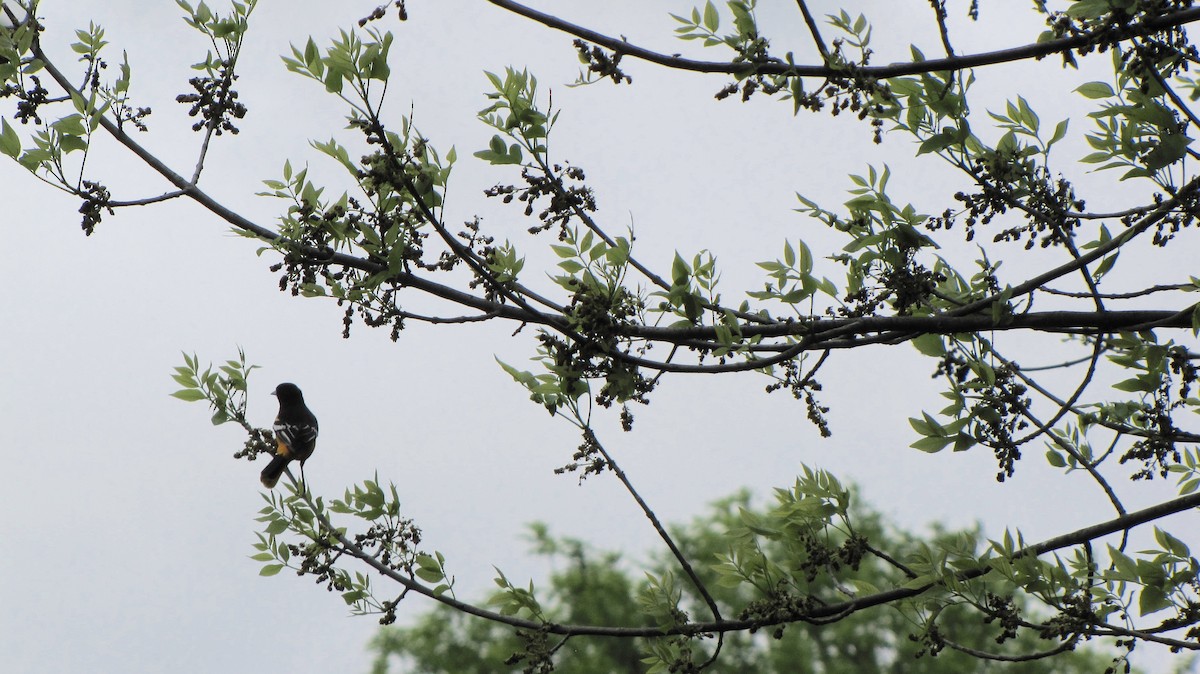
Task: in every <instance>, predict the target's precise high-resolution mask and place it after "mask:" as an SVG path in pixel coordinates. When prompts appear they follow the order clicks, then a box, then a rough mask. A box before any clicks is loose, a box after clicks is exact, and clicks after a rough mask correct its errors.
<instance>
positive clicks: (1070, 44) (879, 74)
mask: <svg viewBox="0 0 1200 674" xmlns="http://www.w3.org/2000/svg"><path fill="white" fill-rule="evenodd" d="M488 2H490V3H492V4H493V5H496V6H497V7H500V8H502V9H506V10H508V11H510V12H512V13H514V14H519V15H520V16H523V17H525V18H527V19H532V20H533V21H536V22H538V23H540V24H542V25H544V26H547V27H549V28H553V29H555V30H559V31H562V32H564V33H568V34H570V35H574V36H575V37H578V38H581V39H584V40H587V41H588V42H592V43H594V44H598V45H600V46H602V47H606V48H608V49H611V50H613V51H614V52H618V53H620V54H624V55H626V56H632V57H634V58H638V59H642V60H644V61H649V62H651V63H656V64H658V65H661V66H666V67H668V68H675V69H678V70H690V71H692V72H698V73H725V74H728V75H741V74H745V73H747V72H755V73H758V74H761V75H793V76H799V77H844V76H846V75H847V74H848V71H847V70H844V69H840V68H830V67H828V66H823V65H822V66H815V65H811V66H810V65H789V64H786V63H758V64H747V63H732V62H724V61H698V60H695V59H688V58H682V57H679V56H670V55H667V54H662V53H659V52H655V51H652V50H650V49H645V48H643V47H639V46H637V45H634V44H630V43H629V42H627V41H625V40H623V39H616V38H612V37H609V36H607V35H604V34H602V33H598V32H596V31H594V30H591V29H589V28H585V27H583V26H580V25H577V24H573V23H570V22H568V21H564V20H563V19H560V18H558V17H556V16H553V15H551V14H547V13H545V12H542V11H539V10H536V9H533V8H532V7H527V6H525V5H522V4H520V3H517V2H513V1H512V0H488ZM1197 20H1200V8H1192V9H1184V10H1180V11H1178V12H1172V13H1170V14H1165V15H1163V16H1155V17H1152V18H1150V19H1146V20H1144V21H1141V22H1138V23H1135V24H1130V25H1129V26H1126V27H1125V32H1124V34H1123V36H1122V37H1123V39H1128V38H1133V37H1140V36H1144V35H1149V34H1151V33H1155V32H1158V31H1160V30H1164V29H1167V28H1174V27H1177V26H1182V25H1185V24H1188V23H1192V22H1193V21H1197ZM1095 39H1096V36H1095V35H1091V34H1083V35H1075V36H1071V37H1066V38H1059V39H1057V40H1048V41H1046V42H1036V43H1033V44H1027V45H1023V46H1020V47H1013V48H1011V49H1001V50H998V51H992V52H985V53H981V54H969V55H965V56H954V57H948V58H940V59H930V60H928V61H920V62H915V63H897V64H892V65H887V66H870V67H865V68H856V69H855V70H854V73H855V74H857V75H860V76H863V77H871V78H875V79H887V78H889V77H900V76H902V75H917V74H920V73H932V72H940V71H953V70H963V69H966V68H974V67H978V66H985V65H994V64H997V63H1008V62H1012V61H1023V60H1027V59H1040V58H1043V57H1046V56H1050V55H1051V54H1060V53H1063V52H1068V51H1071V50H1072V49H1075V48H1077V47H1082V46H1084V45H1087V44H1090V43H1091V42H1092V41H1094V40H1095Z"/></svg>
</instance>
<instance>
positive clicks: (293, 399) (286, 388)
mask: <svg viewBox="0 0 1200 674" xmlns="http://www.w3.org/2000/svg"><path fill="white" fill-rule="evenodd" d="M271 395H273V396H275V397H276V398H279V402H281V403H302V402H304V394H303V393H301V392H300V387H299V386H296V385H295V384H286V383H285V384H280V385H279V386H276V387H275V392H274V393H272V394H271Z"/></svg>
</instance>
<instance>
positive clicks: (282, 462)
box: [259, 454, 292, 489]
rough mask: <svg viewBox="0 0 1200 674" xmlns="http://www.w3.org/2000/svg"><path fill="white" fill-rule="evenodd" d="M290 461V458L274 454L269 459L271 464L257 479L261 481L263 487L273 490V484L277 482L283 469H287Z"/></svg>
mask: <svg viewBox="0 0 1200 674" xmlns="http://www.w3.org/2000/svg"><path fill="white" fill-rule="evenodd" d="M291 460H292V457H290V456H284V455H280V454H276V455H275V457H274V458H272V459H271V463H268V464H267V467H266V468H263V471H262V475H261V476H260V478H259V479H261V480H262V483H263V486H264V487H266V488H267V489H271V488H273V487H274V486H275V483H276V482H279V476H280V475H283V469H284V468H287V465H288V462H290V461H291Z"/></svg>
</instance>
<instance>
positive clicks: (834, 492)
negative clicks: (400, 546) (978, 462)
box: [372, 470, 1186, 674]
mask: <svg viewBox="0 0 1200 674" xmlns="http://www.w3.org/2000/svg"><path fill="white" fill-rule="evenodd" d="M833 520H836V521H838V522H840V524H838V525H836V526H834V525H833ZM850 522H853V523H854V526H853V527H849V526H848V524H849V523H850ZM935 531H936V533H935V535H934V536H933V538H932V541H931V542H930V543H929V544H923V543H921V542H919V539H918V538H917V537H916V536H914V535H913V534H911V533H908V532H904V531H900V530H897V529H896V528H895V527H894V526H892V525H889V524H887V523H886V522H885V521H884V520H883V519H882V517H881V515H880V514H879V513H877V512H873V511H871V510H868V509H865V508H863V507H861V506H852V505H851V502H850V497H849V492H848V491H847V490H846V489H845V488H844V487H842V486H841V485H840V484H839V483H838V482H837V481H836V480H835V479H833V477H832V476H830V475H828V474H827V473H822V472H819V471H808V470H806V471H805V472H804V475H803V476H802V477H801V478H800V480H799V481H798V482H797V484H796V485H795V486H794V487H793V489H790V490H781V491H779V492H777V493H776V501H775V504H774V505H772V506H767V507H762V506H755V505H752V503H751V500H750V498H749V496H748V495H747V494H746V493H740V494H738V495H735V496H733V497H729V498H726V499H722V500H720V501H718V502H716V503H715V504H713V506H712V507H711V509H710V510H709V512H708V513H707V514H705V515H703V516H701V517H698V518H696V519H695V520H694V521H692V522H691V523H689V524H688V525H686V526H681V527H675V528H673V534H674V535H675V537H676V539H677V540H678V541H679V542H680V544H681V545H682V546H683V547H684V549H685V552H686V554H687V556H688V557H689V558H691V559H696V560H712V561H710V562H707V563H705V564H704V565H703V566H702V569H701V571H700V573H701V577H702V578H703V579H704V580H705V581H706V583H707V584H708V586H709V587H710V588H711V589H712V592H713V593H714V596H715V597H716V599H717V601H718V603H719V604H720V605H721V608H722V611H723V612H727V613H728V614H730V615H745V614H746V612H747V611H762V610H763V608H764V606H765V604H764V598H769V597H772V596H774V597H779V596H782V595H784V594H786V593H788V592H792V591H795V590H796V589H797V588H798V587H799V586H803V587H806V588H808V589H810V590H812V591H818V592H821V593H822V594H821V595H818V596H820V597H821V598H822V599H823V600H825V601H830V602H835V603H836V602H842V601H845V600H846V599H847V598H850V597H853V596H855V595H858V594H870V593H873V592H876V591H878V590H879V589H880V588H883V587H888V586H890V585H896V584H901V583H903V582H904V581H905V580H906V576H905V574H904V571H903V570H901V569H900V568H897V567H896V566H895V565H890V564H888V563H887V562H885V561H884V560H882V559H880V558H879V557H873V556H871V555H869V554H868V555H866V556H865V557H860V558H858V559H857V560H854V561H855V564H854V566H853V567H852V566H851V565H850V561H851V560H849V559H846V558H844V557H843V558H840V559H839V558H838V557H837V555H834V556H833V557H826V556H824V555H823V554H822V553H823V552H825V553H827V552H830V551H836V550H846V549H847V547H846V545H847V543H850V542H852V541H861V540H866V541H869V544H870V547H872V548H874V549H887V550H890V551H893V552H895V553H896V554H899V555H901V556H902V558H903V559H904V560H905V562H906V563H908V564H909V566H908V569H909V570H919V569H924V570H927V571H930V572H933V570H934V569H935V568H940V567H939V566H938V565H939V564H944V563H945V562H946V560H964V559H968V558H970V557H972V556H973V555H974V554H975V550H976V548H977V546H978V545H979V534H978V532H977V531H971V530H968V531H958V532H948V531H941V530H935ZM530 532H531V537H532V541H533V552H534V553H535V554H537V555H539V556H543V557H545V558H547V559H548V560H550V561H551V562H553V565H554V567H555V569H556V570H555V571H554V572H552V573H551V575H550V577H549V578H548V579H547V580H546V581H545V582H543V583H541V585H542V586H543V587H542V589H541V590H540V591H539V596H540V603H539V604H537V606H538V607H539V610H541V611H544V612H545V613H546V618H547V619H549V620H554V621H557V622H562V623H573V624H594V625H630V624H637V622H638V621H639V620H640V619H644V618H643V616H644V617H651V616H653V617H652V620H653V621H654V624H655V625H656V626H658V627H660V628H662V629H669V628H670V627H673V626H676V625H680V624H684V623H685V622H686V620H687V615H688V614H687V612H686V611H684V610H682V609H681V608H680V607H682V606H698V602H699V598H698V597H697V596H695V594H694V592H693V591H692V590H691V588H690V587H689V586H687V583H686V581H685V582H683V583H682V584H681V583H680V582H679V579H678V578H677V577H676V574H675V573H674V572H673V571H672V569H673V567H674V562H673V561H672V560H669V559H665V558H659V559H656V560H655V561H654V562H652V563H651V564H650V565H649V566H648V568H647V569H646V571H645V575H644V576H643V577H642V578H641V580H640V581H639V580H638V575H637V574H635V573H633V572H631V571H630V570H629V568H630V563H629V561H628V560H626V559H624V558H623V557H622V555H620V554H617V553H612V552H601V551H597V550H594V549H592V548H590V547H589V546H588V545H587V544H585V543H584V542H582V541H578V540H575V539H571V538H556V537H553V536H551V535H550V533H549V531H548V529H547V528H546V527H545V526H544V525H540V524H534V525H532V526H531V527H530ZM1163 540H1166V541H1167V542H1170V540H1171V539H1166V538H1164V539H1163ZM861 545H862V544H861V543H852V544H851V546H850V547H851V548H853V547H856V546H861ZM1178 545H1182V543H1179V544H1177V545H1176V548H1177V552H1178V553H1186V551H1185V550H1183V549H1181V548H1178ZM1183 556H1186V554H1183ZM922 558H924V559H925V560H926V561H925V562H924V566H922V563H921V561H920V560H921V559H922ZM938 560H942V561H938ZM810 572H812V573H813V574H814V575H813V578H812V580H808V579H807V575H808V573H810ZM826 574H832V575H833V576H834V577H835V578H836V580H837V582H836V583H829V582H825V581H823V580H818V578H820V577H821V576H824V575H826ZM744 578H753V579H755V580H754V582H750V583H747V582H743V579H744ZM726 581H728V582H726ZM498 582H500V581H498ZM762 583H765V584H762ZM501 586H502V587H503V588H505V589H504V591H503V592H502V595H503V596H504V597H505V599H504V600H503V601H504V602H508V603H510V604H511V605H513V606H516V605H517V604H521V603H522V602H520V601H518V596H517V593H516V590H518V589H519V588H513V587H512V585H511V584H509V583H508V581H507V579H505V580H504V581H503V584H502V585H501ZM529 587H530V588H532V583H531V584H530V586H529ZM981 587H982V586H981ZM992 587H995V585H994V584H993V585H992ZM818 588H825V589H824V590H818ZM530 591H532V590H530ZM521 592H524V590H521ZM826 592H827V594H824V593H826ZM814 600H815V597H814ZM525 601H531V600H525ZM775 601H777V600H775ZM1013 608H1014V609H1016V610H1018V611H1025V610H1027V609H1029V603H1028V602H1026V601H1024V600H1019V599H1018V600H1015V602H1014V604H1013ZM764 631H767V630H764ZM770 632H771V633H770V634H764V635H760V636H755V635H753V634H743V633H729V634H726V635H725V637H724V639H725V643H724V646H723V648H722V653H721V658H720V659H719V660H718V661H717V662H716V664H714V665H713V666H712V667H710V668H709V669H708V670H706V671H712V672H763V673H768V672H797V673H804V672H814V673H815V672H831V671H839V672H841V671H853V672H856V673H862V674H870V673H871V672H879V673H881V674H882V673H883V672H895V671H904V672H914V673H917V674H921V673H924V674H936V673H939V672H955V674H959V673H967V672H987V671H995V670H994V669H993V668H994V667H1001V666H1003V665H1001V664H999V663H997V664H995V665H992V664H989V663H988V662H986V661H979V660H977V659H975V658H974V657H972V656H971V655H970V654H968V653H966V652H963V651H961V650H955V648H953V647H950V646H948V644H951V643H952V644H953V645H954V646H955V647H958V648H960V649H977V650H982V651H989V652H992V651H996V650H997V649H998V647H997V645H996V637H997V635H998V634H999V633H1000V632H1001V629H1000V627H999V625H998V624H997V623H995V622H992V621H985V620H983V619H981V618H980V617H979V616H978V615H975V614H973V612H972V611H971V610H970V609H969V608H968V607H967V606H966V605H964V604H961V603H956V602H955V601H954V600H952V599H950V598H949V597H947V596H945V595H943V596H942V597H941V598H939V599H937V600H936V601H934V602H929V603H925V602H912V603H910V604H906V605H904V606H902V607H900V610H898V611H897V610H891V609H886V608H878V609H873V610H870V611H866V612H862V613H858V614H855V615H853V616H850V617H847V618H845V619H844V620H840V621H837V622H834V623H831V624H824V625H821V624H804V623H800V624H796V625H792V626H790V627H787V628H786V629H784V628H783V627H778V628H775V629H772V630H770ZM1039 641H1040V640H1039V639H1038V638H1037V637H1036V636H1035V635H1033V634H1031V633H1028V632H1024V633H1022V635H1021V636H1019V637H1017V638H1015V639H1009V640H1006V643H1005V644H1004V645H1003V647H1000V648H1003V649H1004V650H1012V651H1013V652H1028V651H1032V650H1037V649H1044V648H1047V647H1051V646H1053V645H1054V644H1055V643H1056V640H1054V639H1051V640H1049V641H1048V642H1046V643H1039ZM555 643H556V644H558V645H557V646H556V647H555V648H554V649H553V650H554V671H556V672H562V673H564V674H591V673H596V674H599V673H600V672H618V671H619V672H634V671H646V672H654V671H664V672H665V671H668V669H669V668H670V665H671V663H678V662H680V661H681V658H692V659H693V660H694V661H695V662H699V661H701V660H703V657H702V654H703V651H704V650H705V649H707V648H711V637H710V638H709V639H706V640H700V641H695V640H690V639H679V638H658V639H636V640H629V639H613V638H599V637H593V638H588V637H572V638H570V639H567V640H565V642H559V641H556V642H555ZM525 647H526V641H525V640H523V639H521V638H519V637H517V636H515V635H514V634H513V633H512V630H511V629H507V628H505V627H503V626H500V625H495V624H488V623H484V622H480V621H476V620H471V619H469V618H467V617H465V616H463V615H461V614H458V613H455V612H451V611H446V610H443V609H435V610H432V611H430V612H427V613H425V614H423V615H422V616H420V617H419V618H417V620H416V621H415V622H414V623H413V624H412V625H411V626H406V627H387V628H384V629H382V630H381V631H380V632H379V634H378V635H377V636H376V637H375V639H374V640H373V642H372V649H373V650H374V651H375V653H376V657H375V664H374V667H373V669H372V672H374V674H386V673H387V672H389V671H420V672H428V673H429V674H438V673H441V672H445V673H447V674H449V673H451V672H455V673H457V672H500V671H521V667H520V664H519V663H516V662H514V659H512V658H510V656H511V655H512V654H514V653H519V652H522V651H523V649H525ZM1109 660H1110V658H1109V656H1107V655H1104V654H1102V653H1099V652H1097V651H1095V650H1094V649H1093V648H1091V647H1085V646H1080V647H1079V648H1078V649H1076V650H1074V651H1066V652H1064V653H1061V654H1059V655H1057V656H1054V657H1052V658H1049V659H1046V660H1035V661H1031V662H1026V663H1022V664H1021V665H1019V667H1020V668H1021V669H1020V671H1021V672H1025V673H1029V674H1037V673H1038V672H1047V673H1048V672H1056V673H1059V672H1061V673H1063V674H1069V673H1071V672H1080V673H1081V674H1082V673H1083V672H1099V671H1103V670H1104V668H1105V666H1106V665H1108V664H1109ZM399 663H403V666H402V667H399V668H397V664H399ZM505 663H507V664H505ZM1014 671H1015V670H1014Z"/></svg>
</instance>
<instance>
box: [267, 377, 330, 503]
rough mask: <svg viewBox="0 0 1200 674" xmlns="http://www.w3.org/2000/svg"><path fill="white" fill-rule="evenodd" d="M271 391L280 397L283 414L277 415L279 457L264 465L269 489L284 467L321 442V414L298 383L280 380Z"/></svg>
mask: <svg viewBox="0 0 1200 674" xmlns="http://www.w3.org/2000/svg"><path fill="white" fill-rule="evenodd" d="M271 395H273V396H275V397H276V398H278V399H279V414H277V415H276V416H275V424H274V426H273V427H272V429H273V430H274V431H275V442H276V444H277V445H278V446H277V447H276V448H275V458H273V459H271V463H269V464H267V467H266V468H263V472H262V478H261V479H262V483H263V486H264V487H266V488H267V489H270V488H272V487H274V486H275V483H276V482H279V476H280V475H283V469H284V468H287V465H288V464H289V463H291V462H292V461H293V460H296V461H299V462H300V470H301V472H303V470H304V462H305V461H307V460H308V457H310V456H312V453H313V450H314V449H316V446H317V418H316V417H315V416H313V413H312V411H311V410H309V409H308V407H307V406H306V405H305V404H304V394H303V393H301V392H300V387H298V386H296V385H295V384H280V385H279V386H276V387H275V392H274V393H272V394H271Z"/></svg>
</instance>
